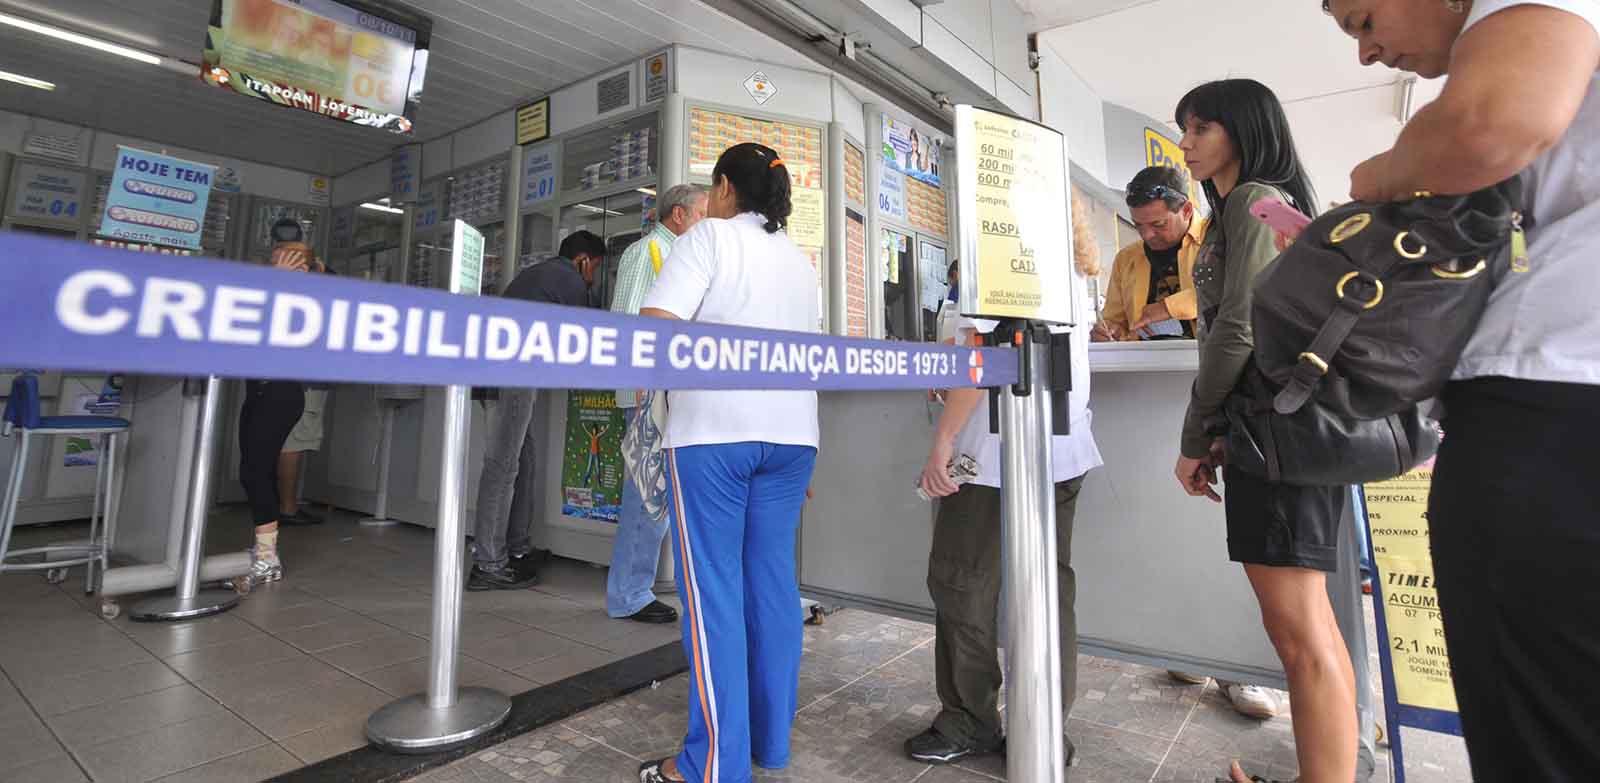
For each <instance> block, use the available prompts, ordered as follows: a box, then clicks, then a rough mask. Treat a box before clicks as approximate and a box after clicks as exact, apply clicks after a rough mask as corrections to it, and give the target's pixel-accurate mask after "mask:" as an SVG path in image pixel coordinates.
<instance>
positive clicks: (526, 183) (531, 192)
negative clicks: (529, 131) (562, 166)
mask: <svg viewBox="0 0 1600 783" xmlns="http://www.w3.org/2000/svg"><path fill="white" fill-rule="evenodd" d="M558 146H559V145H557V144H555V143H550V144H540V145H539V146H537V147H529V148H527V149H525V150H523V151H522V208H523V209H527V208H528V207H532V206H536V205H538V204H543V203H544V202H546V201H549V200H550V199H552V198H555V195H556V149H557V148H558Z"/></svg>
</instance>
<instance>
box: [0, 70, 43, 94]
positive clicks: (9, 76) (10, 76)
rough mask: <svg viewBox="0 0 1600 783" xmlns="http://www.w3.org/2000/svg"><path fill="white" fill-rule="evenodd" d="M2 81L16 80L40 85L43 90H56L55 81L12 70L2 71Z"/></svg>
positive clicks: (30, 84)
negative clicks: (35, 77) (12, 71)
mask: <svg viewBox="0 0 1600 783" xmlns="http://www.w3.org/2000/svg"><path fill="white" fill-rule="evenodd" d="M0 82H16V83H17V84H24V85H27V86H29V87H38V88H39V89H41V90H54V89H55V88H56V86H55V85H54V84H53V83H51V82H47V81H45V80H43V79H34V78H32V77H29V76H23V75H21V74H16V73H11V72H10V71H0Z"/></svg>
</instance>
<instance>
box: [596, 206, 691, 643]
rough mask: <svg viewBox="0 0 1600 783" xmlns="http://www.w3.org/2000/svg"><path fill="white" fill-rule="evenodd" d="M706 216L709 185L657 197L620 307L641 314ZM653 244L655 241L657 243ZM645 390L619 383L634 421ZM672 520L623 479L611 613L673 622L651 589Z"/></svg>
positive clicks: (625, 272) (620, 285)
mask: <svg viewBox="0 0 1600 783" xmlns="http://www.w3.org/2000/svg"><path fill="white" fill-rule="evenodd" d="M705 216H706V191H705V188H702V187H700V186H699V185H675V186H673V187H671V188H668V189H667V191H666V192H665V193H663V194H661V196H660V198H658V199H657V200H656V224H655V227H654V228H652V229H651V230H650V232H649V233H647V234H645V235H644V237H643V238H642V239H640V240H639V241H637V242H635V243H633V244H632V245H629V246H628V249H627V250H626V251H623V253H622V263H621V264H620V265H619V266H618V267H617V290H616V294H615V295H614V296H613V297H612V300H611V310H612V312H616V313H626V314H628V315H638V313H639V307H640V305H642V304H643V303H644V297H645V294H647V293H649V292H650V287H651V286H653V285H655V283H656V275H657V274H659V273H660V271H661V270H660V266H659V265H660V264H661V263H662V262H664V261H666V260H667V256H669V255H671V254H672V242H673V240H675V239H677V238H678V237H679V236H680V235H682V234H683V232H685V231H688V230H689V228H690V227H691V226H693V225H694V224H695V223H698V222H700V219H701V218H703V217H705ZM652 246H653V247H652ZM638 397H639V390H637V389H618V390H617V407H618V408H622V409H623V410H624V411H626V413H627V416H628V424H629V426H630V427H631V426H632V424H633V416H634V412H635V410H636V409H637V407H638V404H639V401H638ZM666 534H667V520H666V519H665V518H663V519H662V520H661V521H659V522H657V521H654V520H652V519H650V515H649V514H647V513H645V509H644V501H643V500H642V499H641V495H640V492H639V488H638V487H637V486H634V483H633V479H632V477H627V476H625V477H624V479H623V484H622V518H621V519H620V520H619V521H618V523H617V538H616V543H615V544H614V545H613V547H612V550H611V573H610V575H609V576H607V578H606V613H607V614H610V615H611V616H612V617H618V618H626V619H629V620H637V621H639V622H643V623H670V622H674V621H676V620H677V619H678V610H676V609H673V608H672V607H670V606H667V605H666V604H664V603H661V602H660V601H657V600H656V595H655V592H654V591H653V590H652V589H651V588H652V587H653V586H654V585H655V581H656V563H658V562H660V559H661V539H662V538H663V537H665V536H666Z"/></svg>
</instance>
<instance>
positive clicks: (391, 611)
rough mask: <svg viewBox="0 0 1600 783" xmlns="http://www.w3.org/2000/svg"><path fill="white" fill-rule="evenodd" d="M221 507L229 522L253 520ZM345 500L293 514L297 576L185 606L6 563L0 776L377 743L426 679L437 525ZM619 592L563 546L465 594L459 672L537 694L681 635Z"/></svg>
mask: <svg viewBox="0 0 1600 783" xmlns="http://www.w3.org/2000/svg"><path fill="white" fill-rule="evenodd" d="M217 517H218V518H217V519H214V521H213V529H217V530H220V531H222V532H221V535H220V536H218V537H219V538H223V539H237V538H239V537H240V535H241V532H242V531H247V530H248V525H247V524H245V523H244V521H243V519H242V515H241V514H240V512H239V511H238V510H237V509H229V510H226V511H224V512H223V513H221V514H219V515H217ZM334 517H335V518H334V519H332V520H331V521H330V522H329V523H328V524H326V525H322V526H320V527H312V528H292V529H286V530H285V531H284V533H283V535H282V539H281V543H280V547H281V549H282V552H283V557H284V563H285V565H286V567H287V569H288V578H287V579H286V580H285V581H284V582H282V583H279V584H276V585H272V586H269V587H267V588H264V589H262V590H259V591H257V592H255V593H253V594H251V595H249V596H247V597H245V599H244V600H243V602H242V603H241V604H240V605H239V607H238V608H236V609H234V610H233V611H230V612H228V613H226V614H223V615H219V616H215V617H211V618H207V619H203V620H197V621H192V622H187V623H178V624H165V623H161V624H148V623H133V622H130V621H128V620H127V619H126V613H124V617H123V618H120V619H117V620H115V621H110V622H107V621H104V620H101V619H100V617H99V615H98V613H97V609H98V601H97V599H92V598H85V597H84V596H83V591H82V587H83V584H82V576H81V571H78V570H75V571H74V573H73V575H72V578H69V579H68V581H67V582H66V583H65V584H63V585H61V586H59V587H56V586H51V585H48V584H46V583H45V582H44V580H43V578H41V577H40V576H39V575H37V574H8V575H5V576H0V783H12V782H13V781H40V782H41V783H67V782H69V781H84V780H94V781H148V780H163V781H205V782H206V783H225V782H226V781H255V780H261V779H264V778H267V777H271V776H273V775H276V774H279V773H282V772H286V771H288V770H292V769H296V768H298V767H301V766H304V765H305V764H309V763H313V762H316V761H320V760H322V759H326V758H329V757H331V756H335V755H338V754H341V753H344V752H345V751H348V750H352V749H355V748H357V747H360V746H362V745H364V744H365V739H364V738H363V726H364V724H365V722H366V719H367V717H368V716H369V715H371V713H372V711H373V710H375V709H377V708H378V707H381V706H382V705H384V704H386V703H388V702H389V701H392V700H393V699H395V698H397V697H400V696H406V695H410V694H412V693H416V692H419V691H421V690H423V689H424V687H425V682H426V673H427V655H428V642H427V639H428V636H429V634H430V628H429V608H428V601H429V595H430V593H431V590H432V582H431V574H432V570H433V533H432V531H430V530H423V529H420V528H415V527H410V526H400V527H394V528H363V527H360V526H358V525H356V524H355V523H354V521H353V517H349V516H348V515H339V514H335V515H334ZM243 534H244V535H247V532H244V533H243ZM81 536H82V532H81V527H78V526H71V525H67V526H48V527H43V528H40V527H24V528H20V529H19V530H18V533H17V539H18V540H17V543H16V545H17V546H27V545H30V544H33V543H36V542H41V541H47V540H57V539H67V538H74V537H81ZM213 544H214V546H213V547H208V548H213V549H227V548H229V546H230V545H231V546H232V548H242V547H243V546H244V543H243V542H242V541H237V540H224V541H221V542H213ZM604 594H605V571H604V570H601V569H596V568H591V567H588V566H586V565H581V564H577V563H573V562H570V561H560V560H558V561H556V562H555V563H552V564H551V566H550V568H549V569H548V570H547V572H546V579H545V583H544V584H542V585H540V586H539V587H538V588H536V589H534V590H524V591H516V592H493V593H468V594H466V598H465V609H466V613H465V615H464V617H463V621H462V633H463V640H464V643H463V650H462V656H461V669H460V678H461V682H462V683H463V684H466V685H481V686H487V687H492V688H497V689H499V690H501V691H504V692H506V693H509V694H516V693H521V692H523V691H527V690H530V689H532V688H534V687H536V686H539V685H543V684H548V683H551V682H555V681H557V680H560V679H563V678H565V677H568V676H570V675H572V674H574V673H576V672H579V671H583V670H586V669H590V668H593V667H596V666H600V665H602V664H605V663H609V662H611V661H615V660H619V659H621V658H625V657H628V656H630V655H633V654H635V653H638V652H642V651H644V650H648V649H652V648H654V647H658V646H660V645H662V644H666V643H668V642H672V641H675V640H676V639H677V638H678V631H677V627H676V626H670V627H654V626H643V625H639V624H637V623H631V622H627V621H619V620H612V619H610V618H608V617H606V616H605V613H604V610H603V606H604ZM663 599H664V600H667V601H668V602H669V603H671V602H672V601H673V597H672V596H663ZM124 603H125V604H126V603H132V601H128V602H124Z"/></svg>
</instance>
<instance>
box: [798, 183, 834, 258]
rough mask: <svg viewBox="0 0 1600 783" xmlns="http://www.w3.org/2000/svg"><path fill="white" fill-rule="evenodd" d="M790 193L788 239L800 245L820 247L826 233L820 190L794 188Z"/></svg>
mask: <svg viewBox="0 0 1600 783" xmlns="http://www.w3.org/2000/svg"><path fill="white" fill-rule="evenodd" d="M790 195H791V198H790V203H791V204H792V209H791V211H790V212H789V239H790V240H791V241H792V242H794V243H795V244H796V245H799V246H800V247H810V248H819V247H822V245H823V242H824V241H826V239H827V234H828V230H827V219H826V217H825V215H826V212H827V210H826V208H825V206H824V201H825V199H824V198H823V195H822V191H821V190H818V189H815V188H796V189H795V190H793V191H791V194H790Z"/></svg>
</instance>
